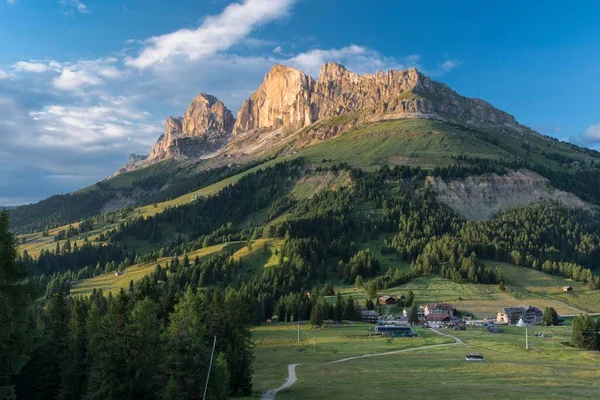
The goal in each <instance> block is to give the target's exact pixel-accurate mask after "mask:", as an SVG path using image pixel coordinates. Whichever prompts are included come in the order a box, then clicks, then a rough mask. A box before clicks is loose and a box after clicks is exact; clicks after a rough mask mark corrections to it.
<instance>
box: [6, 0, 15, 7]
mask: <svg viewBox="0 0 600 400" xmlns="http://www.w3.org/2000/svg"><path fill="white" fill-rule="evenodd" d="M16 2H17V0H6V4H8V5H11V6H12V5H13V4H15V3H16Z"/></svg>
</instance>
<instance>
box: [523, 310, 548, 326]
mask: <svg viewBox="0 0 600 400" xmlns="http://www.w3.org/2000/svg"><path fill="white" fill-rule="evenodd" d="M543 315H544V313H543V312H542V310H540V309H539V308H537V307H531V306H527V307H526V308H525V314H524V315H523V319H524V320H525V322H526V323H527V324H530V325H535V324H539V323H540V322H542V316H543Z"/></svg>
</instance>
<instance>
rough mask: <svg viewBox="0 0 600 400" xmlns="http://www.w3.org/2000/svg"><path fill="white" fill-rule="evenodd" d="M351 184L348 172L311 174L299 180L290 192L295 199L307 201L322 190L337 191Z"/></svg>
mask: <svg viewBox="0 0 600 400" xmlns="http://www.w3.org/2000/svg"><path fill="white" fill-rule="evenodd" d="M350 184H351V179H350V174H348V172H345V171H344V172H341V173H336V172H332V171H327V172H321V173H312V174H308V175H306V176H305V177H303V178H301V179H300V180H299V181H298V183H296V185H295V186H294V188H293V189H292V191H291V193H290V194H291V195H292V196H293V197H295V198H296V199H308V198H311V197H312V196H314V195H315V194H317V193H319V192H320V191H322V190H337V189H339V188H342V187H344V186H349V185H350Z"/></svg>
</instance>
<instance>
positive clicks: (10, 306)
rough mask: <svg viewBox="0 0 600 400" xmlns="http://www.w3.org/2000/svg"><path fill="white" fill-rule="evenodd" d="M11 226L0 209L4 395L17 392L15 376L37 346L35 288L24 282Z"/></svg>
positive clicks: (0, 378)
mask: <svg viewBox="0 0 600 400" xmlns="http://www.w3.org/2000/svg"><path fill="white" fill-rule="evenodd" d="M9 227H10V224H9V214H8V213H7V212H6V211H2V212H0V277H1V278H0V281H1V284H0V321H1V323H0V398H2V397H7V398H10V396H12V395H13V393H14V387H13V385H12V379H13V377H14V376H15V375H17V374H18V373H19V371H21V369H22V368H23V366H24V364H25V362H26V361H27V357H28V355H29V354H30V352H31V349H32V348H33V330H32V326H31V324H30V315H31V314H30V312H31V308H30V305H31V302H32V287H31V286H30V285H28V284H25V283H24V280H25V278H26V277H27V270H26V269H25V266H24V265H23V264H21V263H18V262H16V259H17V255H18V251H17V240H16V238H15V237H14V235H13V234H12V233H11V232H10V231H9Z"/></svg>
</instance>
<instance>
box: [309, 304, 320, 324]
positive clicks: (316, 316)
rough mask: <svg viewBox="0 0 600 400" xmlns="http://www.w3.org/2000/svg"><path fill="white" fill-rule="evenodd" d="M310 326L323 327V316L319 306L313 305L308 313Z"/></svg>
mask: <svg viewBox="0 0 600 400" xmlns="http://www.w3.org/2000/svg"><path fill="white" fill-rule="evenodd" d="M310 324H311V325H312V326H316V327H318V328H319V327H321V326H322V325H323V315H322V311H321V305H320V304H314V305H313V307H312V310H311V312H310Z"/></svg>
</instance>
